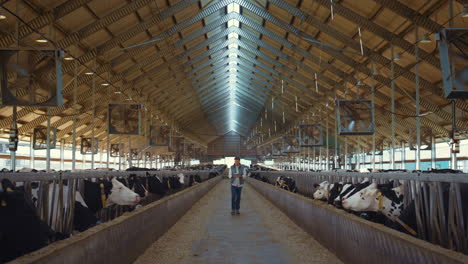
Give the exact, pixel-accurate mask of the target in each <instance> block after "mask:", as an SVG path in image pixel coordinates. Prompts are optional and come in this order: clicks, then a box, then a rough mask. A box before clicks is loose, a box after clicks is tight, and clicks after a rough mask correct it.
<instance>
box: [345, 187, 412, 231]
mask: <svg viewBox="0 0 468 264" xmlns="http://www.w3.org/2000/svg"><path fill="white" fill-rule="evenodd" d="M386 187H388V185H386ZM342 204H343V207H344V208H345V209H349V210H352V211H355V212H367V211H371V212H381V213H382V214H383V215H385V216H386V217H387V218H389V219H390V220H392V221H394V222H398V223H399V224H401V225H402V226H403V227H404V228H405V229H406V230H407V231H408V232H410V233H411V234H413V235H416V232H415V231H414V230H413V229H412V228H411V227H409V226H408V225H407V224H406V223H404V222H403V221H401V220H400V219H399V217H400V214H401V212H402V210H403V185H400V186H398V187H395V188H392V189H389V188H385V187H381V188H379V186H378V185H377V184H375V183H372V184H370V185H369V186H368V187H366V188H364V189H362V190H361V191H359V192H357V193H355V194H354V195H352V196H351V197H349V198H347V199H345V200H343V202H342Z"/></svg>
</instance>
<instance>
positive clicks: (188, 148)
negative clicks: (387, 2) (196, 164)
mask: <svg viewBox="0 0 468 264" xmlns="http://www.w3.org/2000/svg"><path fill="white" fill-rule="evenodd" d="M194 151H195V144H186V154H187V155H189V156H192V155H193V153H194Z"/></svg>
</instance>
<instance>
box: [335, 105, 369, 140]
mask: <svg viewBox="0 0 468 264" xmlns="http://www.w3.org/2000/svg"><path fill="white" fill-rule="evenodd" d="M336 106H337V116H338V124H339V125H338V132H339V134H340V135H372V134H374V108H373V106H372V103H371V101H370V100H337V101H336Z"/></svg>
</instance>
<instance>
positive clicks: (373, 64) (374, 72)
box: [372, 63, 379, 75]
mask: <svg viewBox="0 0 468 264" xmlns="http://www.w3.org/2000/svg"><path fill="white" fill-rule="evenodd" d="M372 75H379V71H378V70H377V67H376V66H375V63H372Z"/></svg>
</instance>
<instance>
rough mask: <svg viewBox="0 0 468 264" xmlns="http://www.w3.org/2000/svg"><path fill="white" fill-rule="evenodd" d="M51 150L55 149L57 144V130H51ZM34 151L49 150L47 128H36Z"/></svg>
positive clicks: (34, 132)
mask: <svg viewBox="0 0 468 264" xmlns="http://www.w3.org/2000/svg"><path fill="white" fill-rule="evenodd" d="M49 143H50V144H49V148H50V149H54V148H55V147H56V143H57V129H56V128H52V127H51V128H50V134H49ZM33 149H36V150H37V149H47V127H36V128H34V131H33Z"/></svg>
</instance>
